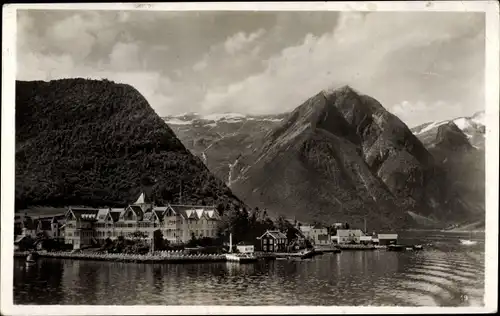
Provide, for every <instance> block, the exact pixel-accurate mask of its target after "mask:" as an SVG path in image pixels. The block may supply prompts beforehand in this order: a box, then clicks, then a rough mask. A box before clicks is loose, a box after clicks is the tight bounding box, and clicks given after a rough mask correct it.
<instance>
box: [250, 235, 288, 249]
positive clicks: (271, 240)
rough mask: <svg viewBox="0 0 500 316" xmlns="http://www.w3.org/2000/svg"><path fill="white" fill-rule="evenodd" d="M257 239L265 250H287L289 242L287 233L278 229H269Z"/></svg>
mask: <svg viewBox="0 0 500 316" xmlns="http://www.w3.org/2000/svg"><path fill="white" fill-rule="evenodd" d="M257 239H259V240H260V246H261V250H262V251H264V252H285V251H286V248H287V244H288V242H287V237H286V235H285V234H283V233H282V232H280V231H277V230H273V231H270V230H268V231H266V232H265V233H264V234H263V235H262V236H260V237H258V238H257Z"/></svg>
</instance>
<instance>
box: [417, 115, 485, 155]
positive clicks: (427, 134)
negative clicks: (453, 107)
mask: <svg viewBox="0 0 500 316" xmlns="http://www.w3.org/2000/svg"><path fill="white" fill-rule="evenodd" d="M451 122H453V123H454V124H455V125H456V126H457V127H458V128H459V129H460V130H461V131H462V132H463V133H464V135H465V136H466V137H467V140H468V141H469V143H471V145H472V146H474V147H476V148H477V149H483V150H484V139H485V112H484V111H480V112H476V113H475V114H474V115H472V116H470V117H459V118H456V119H454V120H448V121H436V122H428V123H424V124H421V125H419V126H416V127H413V128H412V129H411V130H412V132H413V133H414V134H415V135H416V136H417V137H418V138H419V139H420V140H421V141H422V142H423V143H424V145H426V146H429V145H431V144H432V143H433V142H434V141H435V140H436V135H437V132H438V128H439V127H440V126H442V125H444V124H448V123H451Z"/></svg>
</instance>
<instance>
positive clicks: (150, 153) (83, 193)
mask: <svg viewBox="0 0 500 316" xmlns="http://www.w3.org/2000/svg"><path fill="white" fill-rule="evenodd" d="M15 167H16V190H15V191H16V208H24V207H27V206H33V205H50V206H65V205H71V204H74V205H89V206H123V205H126V204H127V203H131V202H133V201H135V199H136V198H137V196H138V195H139V193H140V192H141V191H146V193H147V194H148V196H149V197H150V198H151V199H152V200H154V201H155V202H156V203H159V204H161V203H177V202H179V200H180V197H181V194H182V202H183V203H187V204H197V205H200V204H206V205H211V204H221V205H223V206H226V207H233V208H239V207H241V206H243V205H244V204H243V203H242V202H241V201H240V200H239V199H238V198H237V197H236V196H234V195H233V194H232V192H231V190H230V189H229V188H228V187H227V186H225V185H224V183H223V182H222V181H220V180H218V179H217V178H216V177H214V176H213V175H212V174H211V173H210V171H209V170H208V169H207V167H206V166H205V165H204V163H203V162H202V161H201V160H200V159H198V158H196V157H194V156H193V155H191V153H190V152H189V151H188V150H187V149H186V148H185V147H184V145H183V144H182V143H181V142H180V141H179V139H178V138H177V137H176V135H175V134H174V132H173V131H172V130H171V129H170V128H169V127H168V125H167V124H165V122H164V121H163V120H162V119H161V118H160V117H159V116H158V115H157V114H156V113H155V112H154V110H153V109H152V108H151V107H150V106H149V104H148V102H147V101H146V100H145V99H144V97H143V96H142V95H141V94H140V93H139V92H138V91H137V90H136V89H134V88H133V87H131V86H129V85H125V84H117V83H114V82H111V81H108V80H103V81H99V80H86V79H62V80H53V81H49V82H44V81H29V82H26V81H17V82H16V165H15ZM181 182H182V184H181ZM181 186H182V191H181Z"/></svg>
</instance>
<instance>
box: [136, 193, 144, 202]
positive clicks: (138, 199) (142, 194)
mask: <svg viewBox="0 0 500 316" xmlns="http://www.w3.org/2000/svg"><path fill="white" fill-rule="evenodd" d="M143 203H146V198H145V194H144V192H142V193H141V195H139V197H138V198H137V201H135V203H134V204H143Z"/></svg>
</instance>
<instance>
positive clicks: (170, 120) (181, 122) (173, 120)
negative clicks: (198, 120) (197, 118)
mask: <svg viewBox="0 0 500 316" xmlns="http://www.w3.org/2000/svg"><path fill="white" fill-rule="evenodd" d="M165 123H167V124H171V125H191V124H193V120H180V119H178V118H175V117H173V118H168V119H165Z"/></svg>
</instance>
